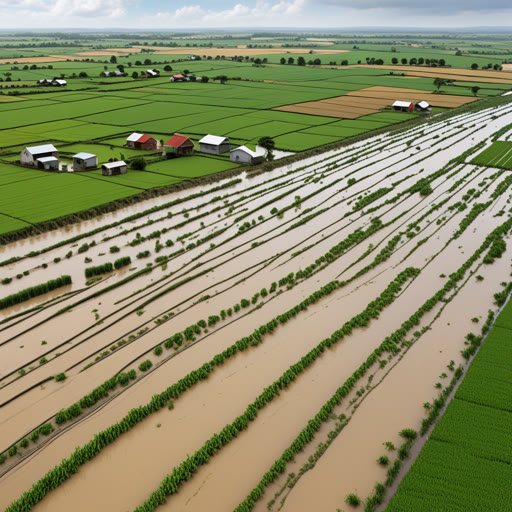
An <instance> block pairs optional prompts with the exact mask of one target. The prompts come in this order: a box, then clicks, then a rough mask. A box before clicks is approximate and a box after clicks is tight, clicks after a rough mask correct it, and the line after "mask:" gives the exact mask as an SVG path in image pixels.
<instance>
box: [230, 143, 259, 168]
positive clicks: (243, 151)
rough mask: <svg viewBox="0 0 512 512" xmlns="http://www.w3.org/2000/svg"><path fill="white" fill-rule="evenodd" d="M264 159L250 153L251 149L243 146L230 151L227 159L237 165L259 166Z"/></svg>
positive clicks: (252, 152) (257, 154)
mask: <svg viewBox="0 0 512 512" xmlns="http://www.w3.org/2000/svg"><path fill="white" fill-rule="evenodd" d="M264 158H265V155H262V154H261V153H257V152H256V151H252V149H249V148H247V147H245V146H240V147H238V148H236V149H232V150H231V152H230V154H229V159H230V160H231V161H232V162H236V163H239V164H253V165H254V164H260V163H261V162H263V159H264Z"/></svg>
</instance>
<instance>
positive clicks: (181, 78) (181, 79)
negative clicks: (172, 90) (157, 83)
mask: <svg viewBox="0 0 512 512" xmlns="http://www.w3.org/2000/svg"><path fill="white" fill-rule="evenodd" d="M184 81H185V77H184V76H183V75H180V74H177V75H172V76H171V78H170V79H169V82H184Z"/></svg>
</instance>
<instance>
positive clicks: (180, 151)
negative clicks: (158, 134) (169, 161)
mask: <svg viewBox="0 0 512 512" xmlns="http://www.w3.org/2000/svg"><path fill="white" fill-rule="evenodd" d="M164 148H165V151H166V153H175V154H176V155H190V154H192V153H193V152H194V143H193V142H192V141H191V140H190V139H189V138H188V137H185V136H184V135H179V134H177V133H176V134H174V135H173V136H172V137H171V138H170V139H169V140H168V141H167V142H166V143H165V144H164Z"/></svg>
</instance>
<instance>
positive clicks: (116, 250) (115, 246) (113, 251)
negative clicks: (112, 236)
mask: <svg viewBox="0 0 512 512" xmlns="http://www.w3.org/2000/svg"><path fill="white" fill-rule="evenodd" d="M109 250H110V252H111V253H115V252H120V251H121V249H119V247H118V246H117V245H113V246H112V247H111V248H110V249H109Z"/></svg>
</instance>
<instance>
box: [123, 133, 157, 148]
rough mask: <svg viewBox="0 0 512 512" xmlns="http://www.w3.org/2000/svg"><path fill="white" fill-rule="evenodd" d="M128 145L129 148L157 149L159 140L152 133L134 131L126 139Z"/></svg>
mask: <svg viewBox="0 0 512 512" xmlns="http://www.w3.org/2000/svg"><path fill="white" fill-rule="evenodd" d="M126 145H127V146H128V147H129V148H135V149H149V150H156V149H157V147H158V142H157V140H156V139H155V138H153V137H151V136H150V135H146V134H144V133H132V134H131V135H130V136H129V137H128V138H127V139H126Z"/></svg>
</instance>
